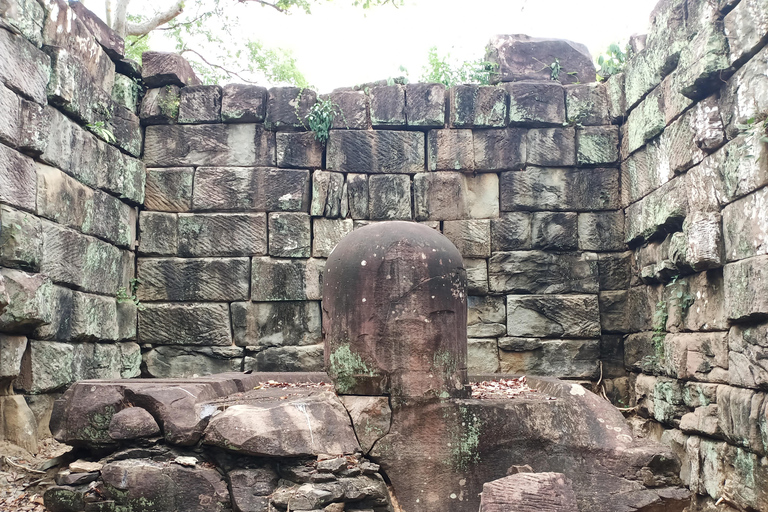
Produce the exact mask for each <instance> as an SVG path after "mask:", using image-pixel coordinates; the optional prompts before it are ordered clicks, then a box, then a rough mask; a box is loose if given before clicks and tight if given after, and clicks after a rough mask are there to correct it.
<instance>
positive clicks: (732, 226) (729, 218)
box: [723, 188, 768, 262]
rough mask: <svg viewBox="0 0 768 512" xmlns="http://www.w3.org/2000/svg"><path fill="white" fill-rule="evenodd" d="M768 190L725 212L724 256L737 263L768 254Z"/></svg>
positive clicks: (745, 199)
mask: <svg viewBox="0 0 768 512" xmlns="http://www.w3.org/2000/svg"><path fill="white" fill-rule="evenodd" d="M767 202H768V189H765V188H762V189H760V190H758V191H756V192H753V193H752V194H750V195H748V196H746V197H743V198H741V199H739V200H738V201H736V202H734V203H731V204H729V205H728V206H726V207H725V209H724V210H723V236H724V238H725V257H726V260H727V261H729V262H730V261H736V260H740V259H744V258H750V257H752V256H757V255H760V254H768V219H766V217H765V215H763V214H762V212H765V211H766V208H768V203H767Z"/></svg>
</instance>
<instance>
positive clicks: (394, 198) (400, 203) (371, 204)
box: [368, 174, 412, 220]
mask: <svg viewBox="0 0 768 512" xmlns="http://www.w3.org/2000/svg"><path fill="white" fill-rule="evenodd" d="M411 210H412V208H411V179H410V177H409V176H405V175H398V174H382V175H373V176H370V177H369V178H368V218H369V219H371V220H410V219H411V218H412V211H411Z"/></svg>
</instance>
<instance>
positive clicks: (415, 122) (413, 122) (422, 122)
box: [405, 84, 445, 128]
mask: <svg viewBox="0 0 768 512" xmlns="http://www.w3.org/2000/svg"><path fill="white" fill-rule="evenodd" d="M405 120H406V124H407V125H408V126H413V127H419V128H442V127H443V126H444V125H445V86H444V85H443V84H407V85H406V86H405Z"/></svg>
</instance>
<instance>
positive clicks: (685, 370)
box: [663, 332, 728, 382]
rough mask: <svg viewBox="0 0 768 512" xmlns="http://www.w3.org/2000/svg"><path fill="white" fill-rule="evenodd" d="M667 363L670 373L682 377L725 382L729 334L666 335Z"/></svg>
mask: <svg viewBox="0 0 768 512" xmlns="http://www.w3.org/2000/svg"><path fill="white" fill-rule="evenodd" d="M663 365H664V367H665V370H666V372H667V374H668V375H670V376H672V377H675V378H678V379H685V380H701V381H710V382H713V381H714V382H725V378H727V372H724V371H723V370H727V369H728V334H727V333H725V332H712V333H677V334H668V335H667V336H666V338H665V339H664V361H663ZM724 377H725V378H724Z"/></svg>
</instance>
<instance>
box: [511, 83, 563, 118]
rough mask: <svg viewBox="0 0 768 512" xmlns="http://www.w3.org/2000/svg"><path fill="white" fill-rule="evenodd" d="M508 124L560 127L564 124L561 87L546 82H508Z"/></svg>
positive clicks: (557, 84)
mask: <svg viewBox="0 0 768 512" xmlns="http://www.w3.org/2000/svg"><path fill="white" fill-rule="evenodd" d="M502 87H503V88H504V89H505V90H506V91H507V93H508V94H509V124H510V125H519V126H529V127H548V126H562V125H563V124H565V122H566V116H565V93H564V91H563V86H562V85H560V84H559V83H557V82H553V81H551V80H549V81H546V82H509V83H505V84H503V86H502Z"/></svg>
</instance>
